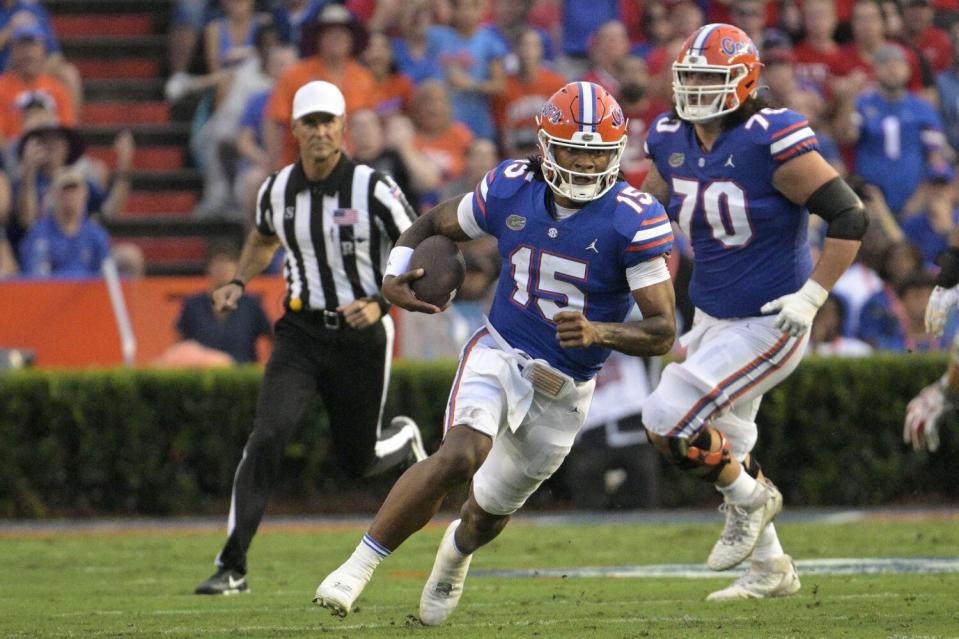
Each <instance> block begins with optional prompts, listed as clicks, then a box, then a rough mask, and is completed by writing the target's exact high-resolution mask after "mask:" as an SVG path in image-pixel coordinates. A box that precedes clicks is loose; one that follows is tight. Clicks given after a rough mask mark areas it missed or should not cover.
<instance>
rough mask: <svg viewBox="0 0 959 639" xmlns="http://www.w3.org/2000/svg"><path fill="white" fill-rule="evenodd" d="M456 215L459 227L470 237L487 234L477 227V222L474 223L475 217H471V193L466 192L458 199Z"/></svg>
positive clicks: (474, 237)
mask: <svg viewBox="0 0 959 639" xmlns="http://www.w3.org/2000/svg"><path fill="white" fill-rule="evenodd" d="M456 217H457V219H458V220H459V223H460V228H461V229H463V232H464V233H466V234H467V235H469V236H470V238H472V239H474V240H475V239H476V238H478V237H483V236H484V235H489V233H487V232H486V231H484V230H483V229H481V228H480V227H479V224H477V223H476V219H475V218H474V217H473V194H472V193H467V194H466V195H464V196H463V199H462V200H460V205H459V206H458V207H456Z"/></svg>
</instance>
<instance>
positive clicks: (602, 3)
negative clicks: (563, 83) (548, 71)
mask: <svg viewBox="0 0 959 639" xmlns="http://www.w3.org/2000/svg"><path fill="white" fill-rule="evenodd" d="M562 16H563V18H562V25H563V34H562V37H561V38H560V42H562V44H563V56H564V59H563V60H562V61H561V62H562V63H563V66H562V71H563V73H564V75H567V76H569V77H579V76H581V75H582V74H583V73H585V72H586V69H587V68H588V62H587V56H588V54H589V45H590V37H591V36H592V35H593V34H594V33H596V30H597V29H599V28H600V27H601V26H602V25H604V24H606V23H607V22H610V21H611V20H621V19H622V11H621V9H620V2H619V0H591V1H589V2H574V1H571V0H567V1H566V2H563V14H562Z"/></svg>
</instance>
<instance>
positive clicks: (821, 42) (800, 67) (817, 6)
mask: <svg viewBox="0 0 959 639" xmlns="http://www.w3.org/2000/svg"><path fill="white" fill-rule="evenodd" d="M802 16H803V26H804V28H805V34H806V35H805V38H804V39H803V41H802V42H800V43H799V44H797V45H796V46H795V48H794V49H793V54H794V55H795V57H796V63H795V66H796V75H797V76H798V77H799V79H800V80H802V81H804V82H808V83H810V84H811V85H812V86H814V87H815V88H816V91H818V92H819V94H820V95H822V96H824V97H829V96H830V95H831V89H830V84H831V82H832V77H833V75H832V74H833V70H834V69H839V68H840V67H841V65H842V60H841V58H842V52H841V50H840V48H839V45H838V44H836V41H835V40H834V35H835V32H836V6H835V3H834V2H833V0H804V2H803V4H802ZM816 131H817V133H818V131H819V130H818V129H817V130H816Z"/></svg>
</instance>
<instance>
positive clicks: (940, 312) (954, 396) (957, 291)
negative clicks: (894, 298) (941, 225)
mask: <svg viewBox="0 0 959 639" xmlns="http://www.w3.org/2000/svg"><path fill="white" fill-rule="evenodd" d="M936 264H938V265H939V273H938V274H937V275H936V287H935V288H934V289H933V290H932V294H931V295H930V296H929V302H927V303H926V332H927V333H929V334H930V335H934V336H937V337H938V336H939V335H942V333H943V332H944V331H945V328H946V321H947V320H948V319H949V314H950V313H951V312H952V311H953V309H954V308H956V306H957V305H959V228H955V229H953V231H952V233H950V236H949V248H948V249H946V250H945V251H943V252H942V253H940V254H939V255H938V256H937V257H936ZM957 407H959V334H957V335H956V337H955V338H954V339H953V341H952V347H951V348H950V349H949V365H948V366H947V368H946V372H945V374H944V375H943V376H942V377H941V378H939V379H938V380H936V381H935V382H933V383H932V384H930V385H929V386H926V387H925V388H923V389H922V390H921V391H919V394H918V395H916V396H915V397H914V398H913V399H912V401H910V402H909V405H908V406H906V422H905V425H904V427H903V431H902V439H903V441H904V442H905V443H907V444H912V447H913V449H915V450H921V449H922V447H923V446H925V447H926V448H928V449H929V452H936V451H937V450H939V424H940V423H941V422H942V420H943V419H944V418H945V417H946V416H948V415H949V414H950V413H952V412H954V411H955V410H956V408H957Z"/></svg>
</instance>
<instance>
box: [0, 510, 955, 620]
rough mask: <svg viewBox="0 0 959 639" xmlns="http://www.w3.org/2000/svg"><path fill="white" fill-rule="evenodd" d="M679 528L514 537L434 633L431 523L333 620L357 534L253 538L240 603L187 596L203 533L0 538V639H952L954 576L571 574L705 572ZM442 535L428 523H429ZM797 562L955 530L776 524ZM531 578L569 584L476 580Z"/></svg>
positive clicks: (692, 539)
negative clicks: (428, 610) (755, 581)
mask: <svg viewBox="0 0 959 639" xmlns="http://www.w3.org/2000/svg"><path fill="white" fill-rule="evenodd" d="M710 521H714V522H715V523H710V524H706V523H700V520H699V519H697V518H691V519H690V518H681V517H679V516H677V518H676V523H668V522H666V523H657V524H645V523H609V524H605V525H604V524H597V523H590V522H584V523H581V524H568V523H567V524H562V523H557V522H555V521H545V522H544V521H542V520H539V519H528V520H525V519H524V520H519V521H516V522H513V524H511V526H510V527H509V528H507V530H506V531H505V532H504V533H503V535H502V536H501V537H500V538H499V539H498V540H496V541H495V542H493V543H492V544H491V545H490V546H488V547H487V548H485V549H483V550H482V551H480V552H479V553H477V556H476V558H475V559H474V561H473V565H472V569H471V576H470V578H469V579H468V580H467V584H466V590H465V594H464V595H463V600H462V602H461V603H460V607H459V609H458V610H457V611H456V613H455V614H454V615H453V616H452V617H451V619H450V621H449V622H448V625H447V626H444V627H441V628H426V627H423V626H421V625H420V624H419V622H418V621H416V619H415V617H414V615H415V614H416V607H417V602H418V601H419V593H420V588H421V587H422V585H423V582H424V580H425V577H426V574H427V572H428V571H429V569H430V566H431V565H432V561H433V553H434V551H435V548H436V544H437V543H438V541H439V538H440V535H441V534H442V530H443V528H442V526H441V525H439V523H438V524H437V525H434V526H430V527H429V528H427V529H426V530H424V531H423V532H421V533H419V534H418V535H416V536H414V537H413V538H412V539H411V540H410V541H409V542H408V543H407V544H406V545H404V546H403V547H402V548H401V549H400V551H398V552H397V553H396V554H395V556H393V557H391V558H390V559H388V560H387V561H386V562H385V563H384V564H383V565H382V566H381V568H380V570H379V572H378V573H377V575H376V578H375V579H374V581H373V583H372V584H371V585H370V586H369V587H368V588H367V590H366V591H365V592H364V594H363V596H362V597H361V599H360V600H359V610H358V611H357V612H355V613H354V614H352V615H350V616H349V617H348V618H346V619H342V620H341V619H337V618H334V617H331V616H329V615H328V614H327V613H326V611H325V610H322V609H320V608H317V607H315V606H314V605H312V604H311V603H310V598H311V597H312V594H313V591H314V589H315V587H316V585H317V584H318V583H319V581H320V580H321V579H322V578H323V576H325V574H326V573H327V572H328V571H329V570H331V569H332V568H334V567H335V566H336V565H338V564H339V562H340V561H342V560H343V559H344V558H345V557H346V556H347V555H348V554H349V552H350V551H351V550H352V549H353V547H354V546H355V545H356V543H357V541H358V539H359V536H360V535H361V534H362V532H363V527H362V526H359V525H303V526H276V525H270V524H269V523H267V524H265V525H264V527H263V529H262V530H261V532H260V534H259V535H258V537H257V539H256V542H255V544H254V547H253V552H252V554H251V558H250V571H251V572H250V584H251V588H252V592H251V593H250V594H245V595H241V596H236V597H198V596H195V595H192V594H190V593H191V592H192V589H193V588H194V587H195V585H196V584H197V583H198V582H199V581H200V580H202V579H203V578H205V577H207V576H208V575H209V574H210V572H211V571H212V565H211V559H212V556H213V555H214V554H215V552H216V550H217V549H218V548H219V545H220V543H221V542H222V532H221V531H219V530H217V531H213V530H211V529H209V528H195V527H194V528H190V527H180V528H178V527H173V528H163V529H153V530H150V529H143V528H139V529H138V528H133V529H111V528H107V529H104V530H92V531H91V530H86V531H84V530H65V531H55V532H54V531H47V530H42V529H41V530H36V531H26V532H23V531H11V530H9V529H7V530H3V529H0V557H2V564H0V566H2V569H0V636H2V637H115V636H116V637H123V636H163V637H234V636H242V637H316V636H324V637H326V636H329V637H373V638H375V637H424V638H429V639H434V638H436V639H439V638H445V637H455V638H457V639H469V638H472V637H500V638H506V637H540V638H545V639H558V638H561V637H563V638H565V637H576V638H581V637H623V638H627V637H629V638H632V637H737V638H751V637H763V638H766V637H869V638H874V637H959V573H955V572H952V573H925V574H923V573H919V574H851V575H821V574H806V575H804V576H803V577H802V580H803V589H802V592H801V593H800V594H799V595H798V596H796V597H792V598H788V599H777V600H769V601H744V602H734V603H722V604H717V603H708V604H707V603H705V602H704V601H703V598H704V597H705V595H706V594H708V593H709V592H711V591H712V590H715V589H717V588H719V587H722V586H724V585H725V584H726V583H727V582H728V581H730V580H731V578H732V577H734V576H735V575H725V576H720V577H718V578H708V579H691V578H641V579H635V578H633V579H631V578H610V577H605V578H590V577H577V576H575V572H574V569H576V568H577V567H584V566H591V567H599V566H627V565H655V564H675V563H690V564H699V565H701V564H702V562H703V561H705V557H706V554H707V553H708V550H709V548H710V546H711V544H712V542H713V541H714V540H715V537H716V535H717V534H718V532H719V529H720V523H721V522H720V520H719V516H718V515H717V516H716V517H715V519H714V520H710ZM440 523H441V522H440ZM780 536H781V538H782V540H783V544H784V545H785V547H786V548H787V550H788V551H790V552H791V553H792V554H793V555H794V556H795V557H797V558H801V559H817V558H830V557H835V558H839V557H845V558H850V557H851V558H877V557H951V558H956V557H959V518H957V517H956V516H955V515H952V516H948V517H945V518H926V517H920V518H908V517H894V518H888V517H882V516H867V517H865V518H863V519H860V520H859V521H855V522H849V523H840V524H837V523H824V522H822V521H819V522H816V523H813V522H809V521H803V520H802V518H799V519H798V520H797V519H795V518H794V519H792V520H790V521H788V522H785V523H783V524H781V525H780ZM530 568H564V569H569V573H568V575H567V576H566V577H562V576H560V577H551V578H523V577H518V576H508V577H493V576H484V575H483V572H490V571H496V570H511V569H530Z"/></svg>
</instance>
